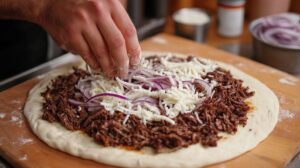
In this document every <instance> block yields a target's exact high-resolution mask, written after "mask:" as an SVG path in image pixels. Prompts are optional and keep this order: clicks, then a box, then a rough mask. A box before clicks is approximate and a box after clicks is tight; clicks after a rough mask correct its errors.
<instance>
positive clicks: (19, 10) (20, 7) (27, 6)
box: [0, 0, 47, 23]
mask: <svg viewBox="0 0 300 168" xmlns="http://www.w3.org/2000/svg"><path fill="white" fill-rule="evenodd" d="M46 1H47V0H24V1H19V0H5V1H2V2H1V1H0V18H3V19H17V20H26V21H30V22H34V23H38V22H39V20H40V16H41V14H42V13H43V12H42V11H43V10H44V9H45V6H46Z"/></svg>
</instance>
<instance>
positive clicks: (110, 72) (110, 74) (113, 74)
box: [104, 69, 116, 78]
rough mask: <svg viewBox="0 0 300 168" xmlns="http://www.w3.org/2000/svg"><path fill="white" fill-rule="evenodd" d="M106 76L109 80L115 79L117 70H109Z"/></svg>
mask: <svg viewBox="0 0 300 168" xmlns="http://www.w3.org/2000/svg"><path fill="white" fill-rule="evenodd" d="M104 74H105V75H106V77H108V78H113V77H115V74H116V72H115V70H113V69H111V70H107V71H106V72H104Z"/></svg>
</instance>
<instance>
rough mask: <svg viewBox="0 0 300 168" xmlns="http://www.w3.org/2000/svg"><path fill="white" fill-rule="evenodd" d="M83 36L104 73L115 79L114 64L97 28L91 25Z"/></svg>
mask: <svg viewBox="0 0 300 168" xmlns="http://www.w3.org/2000/svg"><path fill="white" fill-rule="evenodd" d="M83 35H84V38H85V39H86V41H87V43H88V45H89V48H90V50H91V51H92V53H93V55H94V57H95V58H96V61H97V62H98V64H99V65H100V67H101V69H102V71H103V73H104V74H105V75H106V76H107V77H113V76H114V75H115V74H114V66H113V62H112V60H111V58H110V57H109V53H108V50H107V46H106V44H105V42H104V39H103V37H102V35H101V33H100V32H99V30H98V28H97V26H96V25H93V24H91V25H90V26H89V27H87V28H86V29H84V32H83Z"/></svg>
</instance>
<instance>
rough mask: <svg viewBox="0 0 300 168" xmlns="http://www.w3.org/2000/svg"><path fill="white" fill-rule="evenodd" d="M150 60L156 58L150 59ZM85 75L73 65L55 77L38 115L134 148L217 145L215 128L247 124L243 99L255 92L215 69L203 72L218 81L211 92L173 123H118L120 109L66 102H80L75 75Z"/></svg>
mask: <svg viewBox="0 0 300 168" xmlns="http://www.w3.org/2000/svg"><path fill="white" fill-rule="evenodd" d="M151 59H154V60H155V61H157V59H156V58H155V57H153V58H151ZM189 59H190V58H189ZM174 61H178V60H176V59H175V60H174ZM179 61H180V60H179ZM88 75H89V73H88V72H86V71H84V70H80V69H76V68H75V69H74V73H72V74H69V75H62V76H58V77H57V78H56V79H55V80H54V81H53V83H52V86H51V87H48V88H47V90H46V91H45V92H43V93H42V96H43V97H44V101H45V102H44V103H43V116H42V118H43V119H44V120H47V121H49V122H60V123H61V124H62V125H63V126H65V127H66V128H67V129H69V130H82V131H84V132H85V133H87V134H88V135H89V136H91V137H93V138H94V140H95V141H96V142H98V143H99V144H101V145H104V146H116V147H130V148H131V149H136V150H139V149H142V148H143V147H152V148H153V149H154V151H156V152H160V151H161V150H162V149H164V148H169V149H179V148H182V147H187V146H189V145H191V144H196V143H201V144H202V145H203V146H205V147H208V146H210V147H213V146H217V141H218V140H219V139H220V138H221V137H220V136H219V135H218V134H219V133H220V132H225V133H229V134H234V133H235V132H236V131H237V127H238V126H245V125H246V123H247V111H249V109H250V107H249V105H247V103H246V102H245V99H247V98H249V97H251V96H253V94H254V92H250V91H249V89H248V88H245V87H243V86H242V81H241V80H238V79H235V78H233V77H232V75H231V74H230V72H228V71H226V70H224V69H221V68H218V69H216V70H215V71H214V72H210V73H207V74H206V76H203V78H204V79H208V80H215V81H216V82H217V86H216V87H215V88H214V90H213V92H214V94H213V96H212V97H211V98H207V99H206V100H205V101H204V102H203V104H202V105H201V106H200V107H198V108H196V109H195V110H194V111H193V112H191V113H186V114H179V115H178V116H177V117H176V118H175V119H174V121H175V122H176V124H174V125H172V124H170V123H168V122H166V121H152V122H147V124H146V125H145V124H143V123H142V122H141V120H140V119H139V118H138V117H136V116H134V115H130V117H129V119H128V120H127V122H126V124H123V121H124V119H125V117H126V115H125V114H124V113H122V112H118V111H117V112H115V113H114V114H113V115H111V114H110V113H109V112H108V111H106V110H105V109H104V108H100V109H99V110H96V111H93V112H90V111H88V110H87V108H86V107H79V106H75V105H74V104H71V103H69V101H68V100H69V99H70V98H71V99H75V100H78V101H83V100H82V97H80V96H77V95H76V92H78V90H77V88H76V87H75V85H76V83H77V82H78V80H79V79H80V78H83V77H85V76H88ZM195 88H196V90H197V91H199V92H201V91H202V90H203V87H202V86H201V85H196V84H195ZM162 114H164V113H163V112H162Z"/></svg>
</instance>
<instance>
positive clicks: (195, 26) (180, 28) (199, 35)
mask: <svg viewBox="0 0 300 168" xmlns="http://www.w3.org/2000/svg"><path fill="white" fill-rule="evenodd" d="M185 12H201V13H204V14H205V15H206V16H207V17H208V21H207V22H205V23H202V24H201V23H200V24H199V23H192V22H189V21H188V19H189V18H186V19H187V20H184V21H180V20H178V19H177V17H180V15H182V14H183V13H185ZM173 21H174V23H175V34H176V35H179V36H182V37H185V38H188V39H191V40H195V41H197V42H205V41H206V37H207V34H208V28H209V24H210V22H211V16H210V14H209V13H208V12H207V11H206V10H203V9H199V8H183V9H180V10H178V11H176V12H175V13H174V14H173Z"/></svg>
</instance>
